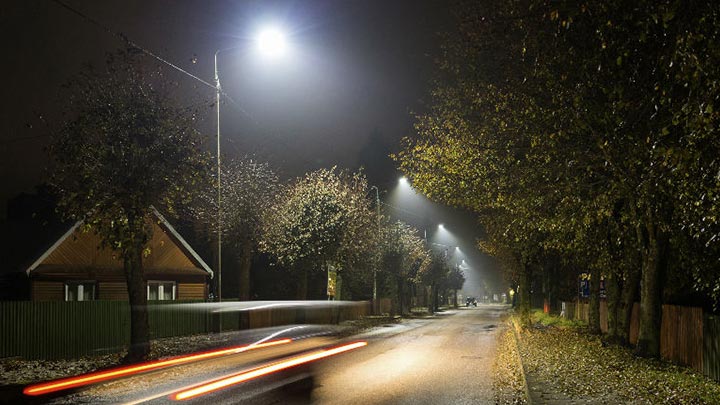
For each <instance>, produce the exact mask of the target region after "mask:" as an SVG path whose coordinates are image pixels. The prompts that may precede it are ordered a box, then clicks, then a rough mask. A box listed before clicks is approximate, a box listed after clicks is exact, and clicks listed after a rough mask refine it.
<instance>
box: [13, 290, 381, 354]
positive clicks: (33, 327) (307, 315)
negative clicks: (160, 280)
mask: <svg viewBox="0 0 720 405" xmlns="http://www.w3.org/2000/svg"><path fill="white" fill-rule="evenodd" d="M177 304H180V305H177ZM223 308H226V309H228V310H225V309H223V310H220V311H218V306H217V305H215V304H212V303H178V302H177V301H173V302H166V303H157V304H152V305H149V306H148V312H149V314H148V315H149V323H150V336H151V337H152V338H163V337H170V336H185V335H193V334H200V333H210V332H213V331H218V330H223V331H227V330H239V329H246V328H261V327H270V326H279V325H288V324H293V323H315V324H332V323H339V322H342V321H345V320H351V319H358V318H360V317H362V316H365V315H368V314H369V313H370V304H369V303H367V302H357V303H351V304H347V303H345V304H343V305H327V306H320V307H300V306H298V307H286V306H276V307H270V308H261V309H257V310H240V309H233V307H232V305H230V306H227V305H226V306H225V307H223ZM129 342H130V308H129V305H128V303H127V301H86V302H62V301H55V302H53V301H47V302H37V301H36V302H33V301H13V302H0V358H6V357H22V358H25V359H57V358H73V357H79V356H85V355H94V354H106V353H115V352H119V351H121V350H123V349H124V348H125V347H126V346H127V345H128V344H129Z"/></svg>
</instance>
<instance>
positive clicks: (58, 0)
mask: <svg viewBox="0 0 720 405" xmlns="http://www.w3.org/2000/svg"><path fill="white" fill-rule="evenodd" d="M53 1H54V2H55V3H56V4H58V5H59V6H61V7H63V8H64V9H66V10H68V11H70V12H71V13H73V14H75V15H77V16H79V17H80V18H82V19H84V20H85V21H87V22H89V23H91V24H93V25H95V26H96V27H98V28H100V29H102V30H103V31H105V32H107V33H108V34H110V35H112V36H114V37H116V38H118V39H120V40H121V41H123V42H125V43H126V44H127V45H129V46H131V47H133V48H135V49H138V50H140V51H141V52H143V53H144V54H146V55H148V56H150V57H152V58H155V59H156V60H157V61H159V62H162V63H164V64H166V65H168V66H170V67H172V68H173V69H175V70H177V71H178V72H180V73H183V74H185V75H187V76H189V77H191V78H193V79H195V80H197V81H199V82H200V83H202V84H204V85H205V86H208V87H210V88H211V89H213V90H217V87H216V86H215V85H214V84H212V83H210V82H208V81H207V80H204V79H202V78H200V77H198V76H196V75H194V74H192V73H190V72H188V71H187V70H185V69H183V68H181V67H180V66H178V65H176V64H174V63H172V62H170V61H169V60H167V59H165V58H163V57H161V56H159V55H157V54H155V53H154V52H152V51H151V50H149V49H147V48H145V47H143V46H141V45H140V44H138V43H137V42H135V41H133V40H131V39H130V38H129V37H128V36H127V35H125V34H123V33H121V32H118V31H113V30H112V29H110V27H108V26H106V25H104V24H102V23H101V22H100V21H98V20H96V19H94V18H92V17H90V16H89V15H87V14H85V13H83V12H82V11H80V10H78V9H76V8H74V7H72V6H70V5H68V4H66V3H64V2H62V1H61V0H53ZM220 94H221V95H222V96H223V97H225V98H226V99H227V100H228V101H230V103H232V104H233V105H234V106H235V107H236V108H237V109H238V110H240V112H242V113H243V114H245V115H246V116H247V117H248V118H250V119H252V116H251V115H250V113H248V112H247V111H245V109H244V108H242V107H241V106H240V104H238V103H237V102H236V101H235V100H233V98H232V97H230V95H228V94H227V93H225V92H224V91H223V90H222V89H221V90H220Z"/></svg>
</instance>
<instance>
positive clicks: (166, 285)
mask: <svg viewBox="0 0 720 405" xmlns="http://www.w3.org/2000/svg"><path fill="white" fill-rule="evenodd" d="M175 290H176V288H175V282H174V281H148V283H147V299H148V301H171V300H174V299H175Z"/></svg>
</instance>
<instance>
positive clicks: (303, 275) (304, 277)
mask: <svg viewBox="0 0 720 405" xmlns="http://www.w3.org/2000/svg"><path fill="white" fill-rule="evenodd" d="M301 266H302V268H301V269H300V270H299V273H300V277H299V280H298V288H297V299H299V300H306V299H307V285H308V271H307V266H305V265H301Z"/></svg>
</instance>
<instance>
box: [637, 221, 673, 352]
mask: <svg viewBox="0 0 720 405" xmlns="http://www.w3.org/2000/svg"><path fill="white" fill-rule="evenodd" d="M651 218H652V217H651ZM643 242H644V243H643V244H642V245H641V246H643V248H642V288H641V290H640V330H639V334H638V343H637V347H636V348H635V354H637V355H638V356H641V357H656V358H658V357H660V322H661V321H662V283H663V275H664V270H665V265H666V263H665V235H664V234H663V233H662V232H661V231H660V230H659V229H657V226H656V225H655V224H654V223H653V222H652V219H651V220H649V221H648V222H647V223H646V226H645V228H644V229H643Z"/></svg>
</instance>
